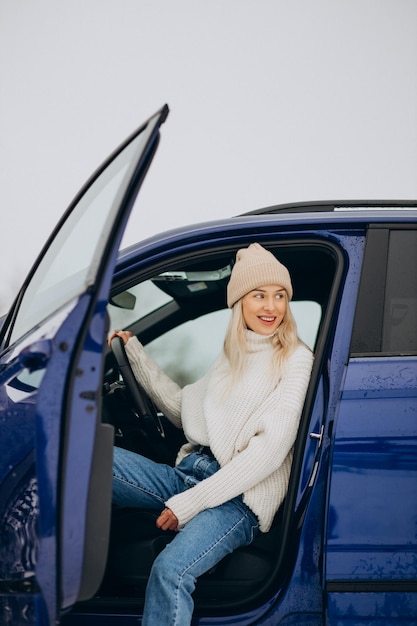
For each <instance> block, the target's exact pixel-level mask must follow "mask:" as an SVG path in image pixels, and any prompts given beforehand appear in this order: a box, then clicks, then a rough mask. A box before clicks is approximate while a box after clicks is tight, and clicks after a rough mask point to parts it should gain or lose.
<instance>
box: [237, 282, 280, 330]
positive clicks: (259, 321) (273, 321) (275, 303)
mask: <svg viewBox="0 0 417 626" xmlns="http://www.w3.org/2000/svg"><path fill="white" fill-rule="evenodd" d="M286 311H287V296H286V293H285V289H283V288H282V287H280V286H279V285H266V286H265V287H259V288H258V289H254V290H253V291H250V292H249V293H247V294H246V295H245V296H243V298H242V313H243V319H244V320H245V324H246V326H247V327H248V328H249V329H250V330H253V332H254V333H258V335H271V334H272V333H273V332H275V331H276V329H277V328H278V326H279V325H280V324H281V322H282V320H283V319H284V316H285V313H286Z"/></svg>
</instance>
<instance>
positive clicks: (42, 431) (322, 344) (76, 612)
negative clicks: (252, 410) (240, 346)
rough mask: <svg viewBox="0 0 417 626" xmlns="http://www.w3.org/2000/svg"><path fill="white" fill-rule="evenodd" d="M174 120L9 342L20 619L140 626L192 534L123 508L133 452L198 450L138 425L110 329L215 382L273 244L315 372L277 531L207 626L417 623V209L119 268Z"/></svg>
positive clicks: (163, 251) (41, 262)
mask: <svg viewBox="0 0 417 626" xmlns="http://www.w3.org/2000/svg"><path fill="white" fill-rule="evenodd" d="M167 115H168V107H167V106H164V107H163V108H162V109H161V110H160V111H159V112H157V113H156V114H155V115H154V116H152V117H151V118H150V119H149V120H148V121H147V122H146V123H145V124H144V125H142V126H141V127H140V128H139V129H138V131H136V132H135V133H133V135H132V136H131V137H130V138H128V140H126V142H124V144H122V146H121V147H120V148H118V149H117V150H116V151H115V153H114V154H113V155H112V156H111V157H109V159H108V160H107V161H106V163H105V164H103V166H102V167H101V168H99V170H98V171H97V172H96V173H95V174H94V175H93V176H92V178H91V179H90V180H89V181H88V183H87V184H86V185H85V187H84V188H83V190H81V192H80V194H79V195H78V196H77V198H76V199H75V200H74V202H73V204H72V205H71V206H70V207H69V209H68V211H67V212H66V214H65V215H64V216H63V218H62V220H61V221H60V223H59V224H58V226H57V228H56V229H55V231H54V233H53V234H52V235H51V237H50V239H49V240H48V242H47V244H46V245H45V247H44V249H43V251H42V252H41V254H40V256H39V258H38V260H37V262H36V263H35V265H34V267H33V269H32V270H31V272H30V274H29V276H28V278H27V279H26V281H25V282H24V284H23V286H22V289H21V291H20V292H19V294H18V296H17V299H16V301H15V303H14V304H13V306H12V308H11V310H10V312H9V313H8V315H7V316H6V318H5V319H4V320H3V324H2V326H1V330H0V333H1V334H0V350H1V352H0V424H1V439H0V451H1V454H0V529H1V548H0V550H1V557H0V622H1V624H4V625H6V624H13V625H15V624H36V625H37V626H38V625H42V626H52V624H56V623H62V624H63V625H64V626H65V625H66V626H71V625H74V624H76V625H77V626H84V625H85V626H90V625H91V626H95V625H96V624H97V625H98V624H100V625H109V626H111V625H116V624H117V626H123V625H124V624H126V625H130V624H137V623H138V619H140V615H141V610H142V607H143V596H144V589H145V585H146V580H147V576H148V573H149V569H150V567H151V565H152V561H153V559H154V558H155V556H156V554H157V553H158V552H159V551H160V550H161V549H163V547H164V545H166V542H167V541H169V540H170V535H169V533H168V534H167V533H162V532H159V531H157V529H156V528H155V524H154V519H155V518H154V517H153V515H152V514H151V513H149V512H147V511H137V510H133V509H131V510H121V511H117V512H116V511H113V510H112V507H111V474H112V451H113V446H114V445H120V446H123V447H127V448H130V449H135V450H137V451H140V452H142V453H144V454H148V455H149V456H151V457H152V458H156V459H157V460H167V459H168V461H167V462H173V459H174V458H175V453H176V450H177V449H178V447H179V445H180V443H181V436H182V435H181V432H179V431H176V432H174V431H173V429H171V428H170V425H169V423H167V421H166V419H165V418H164V416H163V415H160V414H158V419H159V420H161V422H162V425H163V428H164V429H165V431H164V435H165V437H160V434H159V433H158V431H156V430H155V428H154V419H155V415H153V416H148V415H142V416H139V417H138V415H137V411H132V404H131V398H130V397H129V395H127V393H126V389H125V386H124V384H123V382H122V381H121V380H120V376H119V369H118V366H117V361H116V359H115V355H114V354H113V352H112V351H110V350H109V349H108V347H107V342H106V339H107V336H108V332H109V330H111V329H112V328H116V327H118V328H124V329H128V330H131V331H132V332H134V333H135V334H136V335H137V336H138V337H140V339H141V341H142V342H143V344H144V345H145V346H146V349H147V350H149V352H150V353H151V354H152V355H153V357H154V358H155V359H156V360H157V361H158V362H159V363H160V365H161V366H162V367H163V368H164V369H165V370H166V371H167V372H168V373H169V374H170V375H171V376H172V377H173V378H175V379H176V380H177V381H178V382H179V383H181V384H187V383H188V382H191V381H193V380H195V379H196V378H198V377H199V376H200V375H201V374H202V373H204V371H205V370H206V369H207V368H208V367H209V365H210V363H211V361H212V359H213V358H214V357H215V356H216V353H217V352H218V351H219V350H221V348H222V339H223V336H224V331H225V326H226V324H227V320H228V310H227V307H226V297H225V287H226V284H227V281H228V277H229V276H230V272H231V268H232V263H233V259H234V256H235V254H236V251H237V250H238V249H239V248H240V247H242V246H246V245H248V244H249V243H252V242H254V241H257V242H259V243H261V244H262V245H264V246H265V247H266V248H268V249H269V250H271V251H272V252H273V253H275V254H276V255H277V257H278V258H279V260H280V261H282V262H283V263H284V264H286V265H287V267H288V268H289V270H290V273H291V276H292V280H293V285H294V299H293V303H292V304H291V306H292V308H293V312H294V315H295V317H296V319H297V324H298V328H299V332H300V336H301V338H302V339H303V340H304V341H305V342H306V343H307V344H308V345H309V346H310V347H311V349H312V350H313V351H314V355H315V360H314V366H313V373H312V377H311V382H310V385H309V389H308V392H307V396H306V400H305V406H304V410H303V414H302V417H301V422H300V427H299V431H298V436H297V441H296V445H295V449H294V461H293V466H292V472H291V477H290V483H289V490H288V494H287V497H286V498H285V501H284V503H283V505H282V507H281V508H280V510H279V512H278V514H277V516H276V519H275V521H274V524H273V526H272V529H271V531H270V532H269V533H266V534H262V535H261V536H260V537H259V538H258V539H256V540H255V542H254V543H253V544H252V545H251V546H249V547H247V548H244V549H240V550H237V551H236V552H235V553H233V554H232V555H229V557H227V559H225V560H224V561H223V562H222V563H220V564H219V566H218V567H217V568H215V570H214V571H211V572H209V573H208V574H207V575H205V576H204V577H203V578H202V579H201V580H200V581H199V583H198V586H197V590H196V593H195V618H194V620H195V624H199V625H201V626H202V625H206V624H207V625H208V624H218V625H221V624H223V625H226V624H228V625H231V624H234V625H240V626H244V625H248V624H258V625H261V624H262V625H264V626H267V625H268V626H272V625H274V626H275V625H284V624H285V625H286V626H289V625H291V624H306V625H311V626H312V625H314V626H316V625H319V624H320V625H322V624H326V625H327V624H328V625H329V626H336V625H337V626H340V625H351V624H360V625H361V626H362V625H365V624H375V625H376V624H378V625H382V624H386V625H387V626H388V625H390V626H392V625H394V624H401V625H402V626H404V625H407V626H410V625H411V624H415V623H416V621H415V620H416V615H417V533H416V528H417V490H416V483H417V481H416V479H417V202H416V201H396V202H391V201H364V202H359V201H354V202H323V203H301V204H292V205H282V206H277V207H269V208H267V209H263V210H260V211H254V212H253V213H251V214H246V215H241V216H238V217H234V218H230V219H224V220H219V221H215V222H208V223H203V224H199V225H194V226H189V227H184V228H181V229H177V230H175V231H171V232H167V233H163V234H161V235H158V236H155V237H152V238H150V239H147V240H144V241H140V242H139V243H137V244H135V245H134V246H131V247H130V248H128V249H126V250H122V251H119V246H120V242H121V239H122V235H123V232H124V229H125V227H126V223H127V220H128V217H129V214H130V211H131V209H132V206H133V204H134V201H135V198H136V195H137V193H138V191H139V188H140V186H141V184H142V182H143V179H144V176H145V174H146V171H147V169H148V167H149V164H150V162H151V160H152V158H153V156H154V153H155V150H156V147H157V145H158V142H159V137H160V126H161V125H162V124H163V123H164V122H165V119H166V117H167ZM193 623H194V622H193Z"/></svg>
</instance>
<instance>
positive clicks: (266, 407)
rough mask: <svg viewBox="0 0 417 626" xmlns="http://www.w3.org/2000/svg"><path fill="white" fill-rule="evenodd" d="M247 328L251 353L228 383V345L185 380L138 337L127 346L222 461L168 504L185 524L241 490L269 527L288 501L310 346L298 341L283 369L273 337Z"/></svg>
mask: <svg viewBox="0 0 417 626" xmlns="http://www.w3.org/2000/svg"><path fill="white" fill-rule="evenodd" d="M245 332H246V339H247V346H248V354H247V359H246V365H245V369H244V371H243V373H242V376H241V377H240V379H239V380H238V381H237V382H236V383H235V384H234V386H233V388H231V389H230V385H229V384H228V383H229V375H230V368H229V363H228V360H227V358H226V356H225V355H224V354H223V353H222V354H221V355H220V356H219V357H218V359H217V360H216V362H215V363H214V364H213V366H212V367H211V368H210V370H209V371H208V373H207V374H206V375H205V376H204V377H203V378H201V379H200V380H198V381H197V382H195V383H193V384H190V385H187V386H185V387H184V388H182V389H181V388H180V387H179V386H178V385H177V384H176V383H175V382H174V381H172V380H171V379H170V378H169V377H168V376H167V375H166V374H165V373H164V372H163V371H162V370H161V369H160V368H159V367H158V365H157V364H156V363H155V362H154V361H153V360H152V359H151V358H150V357H149V355H148V354H147V353H146V351H145V350H144V348H143V346H142V345H141V344H140V343H139V341H138V340H137V339H136V337H132V338H131V339H130V340H129V341H128V342H127V343H126V346H125V347H126V353H127V355H128V358H129V361H130V363H131V365H132V369H133V372H134V374H135V377H136V378H137V380H138V381H139V382H140V383H141V385H142V386H143V387H144V388H145V390H146V391H147V393H148V394H149V396H150V397H151V398H152V400H153V401H154V402H155V404H156V405H157V406H158V407H159V409H160V410H161V411H163V413H164V414H165V415H166V417H168V418H169V419H170V420H171V421H172V422H173V423H174V424H176V425H177V426H178V427H182V428H183V429H184V433H185V436H186V438H187V441H188V442H189V443H187V444H185V446H183V448H182V449H181V451H180V454H179V459H178V460H177V462H179V460H180V459H181V458H183V457H184V456H185V454H187V453H190V452H192V450H193V448H194V447H195V446H197V445H203V446H209V447H210V448H211V450H212V452H213V454H214V456H215V458H216V459H217V461H218V463H219V465H220V469H219V470H218V471H217V472H216V473H215V474H214V475H213V476H210V478H207V479H206V480H203V481H201V482H200V483H199V484H197V485H196V486H195V487H193V488H191V489H188V490H186V491H184V492H183V493H180V494H178V495H175V496H173V497H172V498H170V499H169V500H168V501H167V502H166V503H165V504H166V506H167V507H168V508H170V509H171V510H172V511H173V512H174V514H175V515H176V517H177V518H178V521H179V526H180V527H183V526H184V525H185V524H186V523H187V522H188V521H189V520H191V519H192V518H193V517H194V516H195V515H197V514H198V513H199V512H201V511H203V510H205V509H208V508H212V507H215V506H218V505H220V504H223V503H224V502H227V501H228V500H231V499H232V498H234V497H236V496H238V495H241V494H243V500H244V502H245V503H246V504H247V505H248V506H249V508H250V509H252V511H253V512H254V513H255V514H256V515H257V517H258V520H259V524H260V530H261V531H262V532H267V531H268V530H269V528H270V527H271V524H272V521H273V518H274V515H275V513H276V511H277V510H278V508H279V506H280V504H281V502H282V501H283V499H284V497H285V495H286V493H287V489H288V481H289V476H290V470H291V463H292V449H293V446H294V442H295V439H296V435H297V430H298V425H299V420H300V415H301V411H302V407H303V404H304V398H305V394H306V391H307V387H308V382H309V379H310V374H311V367H312V362H313V355H312V353H311V352H310V351H309V350H308V349H307V348H306V347H305V346H304V345H299V346H298V347H297V348H296V350H295V351H294V352H293V354H292V355H291V356H290V357H289V358H288V359H287V361H286V363H285V366H284V367H283V368H282V369H281V371H276V369H275V370H274V368H273V366H272V362H273V354H274V348H273V346H272V342H271V337H265V336H262V335H258V334H255V333H253V332H252V331H250V330H247V331H245Z"/></svg>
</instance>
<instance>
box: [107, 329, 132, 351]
mask: <svg viewBox="0 0 417 626" xmlns="http://www.w3.org/2000/svg"><path fill="white" fill-rule="evenodd" d="M114 337H120V338H121V339H122V340H123V343H124V344H126V343H127V342H128V341H129V339H130V338H131V337H133V333H131V332H130V330H114V331H113V332H112V333H111V335H110V337H109V339H108V344H109V348H111V342H112V339H113V338H114Z"/></svg>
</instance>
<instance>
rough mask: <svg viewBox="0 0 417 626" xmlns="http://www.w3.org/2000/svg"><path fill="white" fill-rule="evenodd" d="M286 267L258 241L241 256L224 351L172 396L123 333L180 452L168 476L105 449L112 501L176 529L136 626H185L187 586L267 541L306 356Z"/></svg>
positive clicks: (164, 379)
mask: <svg viewBox="0 0 417 626" xmlns="http://www.w3.org/2000/svg"><path fill="white" fill-rule="evenodd" d="M292 293H293V290H292V285H291V279H290V275H289V272H288V270H287V268H286V267H285V266H284V265H282V264H281V263H280V262H279V261H278V260H277V259H276V258H275V256H274V255H273V254H271V253H270V252H268V251H267V250H265V249H264V248H263V247H262V246H260V245H259V244H257V243H254V244H251V245H250V246H249V247H248V248H243V249H241V250H239V251H238V253H237V255H236V263H235V265H234V267H233V271H232V274H231V277H230V281H229V284H228V287H227V304H228V306H229V307H230V308H231V309H232V315H231V320H230V323H229V327H228V331H227V334H226V338H225V343H224V349H223V351H222V353H221V354H220V356H219V357H218V359H217V361H216V362H215V363H214V364H213V366H212V367H211V368H210V370H209V371H208V373H207V374H206V375H205V376H204V377H203V378H201V379H200V380H198V381H197V382H195V383H193V384H191V385H187V386H186V387H184V388H183V389H181V388H180V387H179V386H178V385H177V384H176V383H174V382H173V381H172V380H171V379H170V378H168V376H166V375H165V374H164V373H163V372H162V371H161V370H160V369H159V367H158V366H157V365H156V364H155V363H154V362H153V361H152V360H151V359H150V357H149V356H148V355H147V354H146V352H145V351H144V349H143V347H142V345H141V344H140V343H139V341H138V340H137V339H136V337H134V336H132V334H131V333H129V332H123V331H114V332H113V333H112V335H111V336H110V341H111V340H112V338H113V337H114V336H115V335H118V336H120V337H122V339H123V341H124V343H125V348H126V353H127V355H128V358H129V361H130V363H131V365H132V369H133V371H134V374H135V376H136V378H137V379H138V381H139V382H140V383H141V384H142V386H143V387H144V388H145V390H146V391H147V393H148V394H149V396H150V397H151V398H152V400H153V401H154V402H155V404H156V405H157V406H158V407H159V409H161V410H162V411H163V413H164V414H165V415H166V417H168V418H169V419H170V420H171V421H172V422H173V423H174V424H175V425H176V426H178V427H181V428H183V430H184V433H185V436H186V438H187V442H188V443H186V444H185V445H184V446H183V447H182V448H181V450H180V453H179V455H178V458H177V464H176V467H175V468H172V467H170V466H168V465H163V464H158V463H155V462H154V461H151V460H149V459H146V458H144V457H142V456H139V455H137V454H135V453H133V452H129V451H127V450H124V449H120V448H116V449H115V459H114V488H113V501H114V503H115V504H116V505H119V506H132V507H146V508H154V509H156V510H158V511H161V512H160V515H159V517H158V519H157V526H158V527H159V528H161V529H163V530H174V531H180V532H178V534H177V535H176V536H175V538H174V539H173V541H172V542H171V543H170V544H168V546H167V547H166V548H165V549H164V550H163V551H162V552H161V554H160V555H159V556H158V557H157V559H156V560H155V562H154V565H153V567H152V570H151V574H150V577H149V581H148V586H147V590H146V599H145V607H144V616H143V620H142V624H143V625H144V626H155V624H164V625H170V626H171V625H176V626H185V625H186V624H190V623H191V618H192V612H193V600H192V597H191V594H192V592H193V590H194V587H195V583H196V579H197V577H198V576H201V575H202V574H203V573H204V572H206V571H208V570H209V569H211V568H212V567H213V566H214V565H215V564H216V563H218V562H219V561H220V560H221V559H222V558H223V557H224V556H225V555H226V554H228V553H230V552H232V551H233V550H235V549H236V548H238V547H239V546H244V545H248V544H249V543H250V542H251V541H252V540H253V538H254V536H255V535H256V533H257V532H258V530H260V531H261V532H267V531H268V530H269V528H270V526H271V524H272V521H273V518H274V515H275V513H276V511H277V509H278V507H279V506H280V504H281V502H282V500H283V499H284V497H285V494H286V492H287V487H288V480H289V475H290V469H291V462H292V448H293V445H294V442H295V438H296V434H297V429H298V424H299V419H300V415H301V411H302V407H303V403H304V398H305V394H306V390H307V386H308V382H309V378H310V373H311V366H312V361H313V356H312V354H311V352H310V350H309V349H308V348H307V347H306V346H305V345H304V344H303V343H302V342H301V341H300V340H299V339H298V336H297V331H296V325H295V321H294V318H293V316H292V314H291V310H290V308H289V306H288V302H289V301H290V300H291V298H292Z"/></svg>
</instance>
